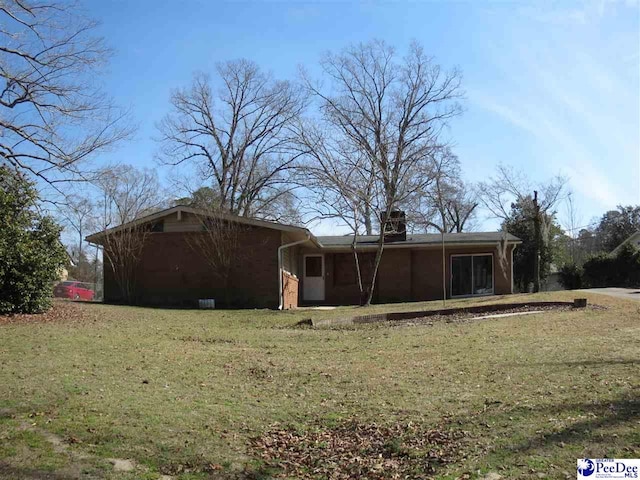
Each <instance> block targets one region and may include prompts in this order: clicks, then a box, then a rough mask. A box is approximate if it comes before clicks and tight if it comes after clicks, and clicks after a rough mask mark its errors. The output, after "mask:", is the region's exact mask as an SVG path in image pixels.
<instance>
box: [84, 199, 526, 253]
mask: <svg viewBox="0 0 640 480" xmlns="http://www.w3.org/2000/svg"><path fill="white" fill-rule="evenodd" d="M178 212H184V213H190V214H193V215H200V216H209V215H211V212H207V211H206V210H201V209H197V208H193V207H188V206H186V205H177V206H175V207H172V208H167V209H164V210H160V211H158V212H155V213H152V214H150V215H145V216H144V217H140V218H138V219H136V220H134V221H131V222H127V223H124V224H122V225H118V226H116V227H113V228H108V229H106V230H102V231H101V232H97V233H94V234H92V235H89V236H88V237H86V240H87V241H88V242H91V243H97V244H100V243H101V241H102V239H103V237H104V236H105V235H109V234H111V233H116V232H118V231H119V230H123V229H125V228H129V227H132V226H135V225H142V224H144V223H149V222H153V221H156V220H159V219H161V218H164V217H168V216H170V215H173V214H175V213H178ZM219 218H222V219H225V220H229V221H233V222H239V223H242V224H245V225H253V226H256V227H263V228H271V229H274V230H280V231H283V232H290V233H298V234H302V235H305V236H306V237H307V238H308V239H309V240H310V241H311V242H312V243H314V244H316V245H317V246H318V247H320V248H326V249H344V248H349V247H351V244H352V243H353V236H352V235H340V236H320V237H316V236H314V235H313V234H312V233H311V232H310V231H309V230H308V229H306V228H304V227H297V226H295V225H286V224H282V223H278V222H271V221H267V220H258V219H254V218H246V217H239V216H236V215H229V214H219ZM379 238H380V236H379V235H359V236H358V243H357V246H358V247H359V248H375V247H376V245H377V242H378V240H379ZM506 238H507V241H508V242H509V243H521V241H520V239H519V238H518V237H515V236H513V235H511V234H507V236H506ZM502 239H503V234H502V233H501V232H478V233H475V232H474V233H446V234H445V235H444V241H445V243H446V244H448V245H452V244H453V245H487V244H495V243H497V242H500V241H502ZM441 242H442V236H441V235H440V234H439V233H427V234H407V239H406V240H395V241H386V242H385V245H386V246H387V247H390V248H398V247H402V248H406V247H411V246H416V247H417V246H437V245H440V244H441Z"/></svg>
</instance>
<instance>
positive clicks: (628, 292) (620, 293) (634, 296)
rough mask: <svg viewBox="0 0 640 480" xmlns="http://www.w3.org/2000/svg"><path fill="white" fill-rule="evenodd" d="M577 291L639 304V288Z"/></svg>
mask: <svg viewBox="0 0 640 480" xmlns="http://www.w3.org/2000/svg"><path fill="white" fill-rule="evenodd" d="M577 291H578V292H585V293H600V294H602V295H609V296H610V297H617V298H625V299H627V300H635V301H637V302H640V288H617V287H608V288H586V289H583V290H577Z"/></svg>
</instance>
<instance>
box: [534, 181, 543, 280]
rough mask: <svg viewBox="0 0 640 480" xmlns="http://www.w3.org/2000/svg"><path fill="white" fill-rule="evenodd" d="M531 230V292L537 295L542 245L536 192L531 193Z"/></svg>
mask: <svg viewBox="0 0 640 480" xmlns="http://www.w3.org/2000/svg"><path fill="white" fill-rule="evenodd" d="M533 212H534V217H533V228H534V236H535V259H534V263H533V291H534V293H538V292H539V291H540V247H541V245H542V238H541V231H540V205H539V204H538V192H537V191H535V190H534V192H533Z"/></svg>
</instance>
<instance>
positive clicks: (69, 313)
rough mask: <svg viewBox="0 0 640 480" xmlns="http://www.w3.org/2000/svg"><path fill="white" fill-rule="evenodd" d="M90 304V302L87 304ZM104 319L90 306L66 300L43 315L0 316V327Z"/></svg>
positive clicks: (19, 314) (55, 301)
mask: <svg viewBox="0 0 640 480" xmlns="http://www.w3.org/2000/svg"><path fill="white" fill-rule="evenodd" d="M87 303H88V302H87ZM100 318H102V316H101V315H100V314H99V313H98V312H97V311H96V309H92V308H90V304H84V305H83V304H82V303H81V302H72V301H66V300H54V302H53V305H52V306H51V308H50V309H49V310H47V311H46V312H43V313H34V314H26V313H16V314H13V315H0V325H2V324H12V323H63V322H64V323H89V322H95V321H97V320H99V319H100Z"/></svg>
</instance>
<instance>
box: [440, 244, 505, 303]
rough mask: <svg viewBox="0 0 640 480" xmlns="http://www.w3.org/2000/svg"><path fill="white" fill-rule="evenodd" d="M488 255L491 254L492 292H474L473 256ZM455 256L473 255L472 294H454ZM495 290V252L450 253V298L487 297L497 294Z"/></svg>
mask: <svg viewBox="0 0 640 480" xmlns="http://www.w3.org/2000/svg"><path fill="white" fill-rule="evenodd" d="M487 256H491V292H490V293H473V257H487ZM453 257H471V294H468V295H454V294H453ZM495 291H496V269H495V261H494V256H493V252H488V253H452V254H450V255H449V296H450V298H465V297H486V296H488V295H495Z"/></svg>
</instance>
